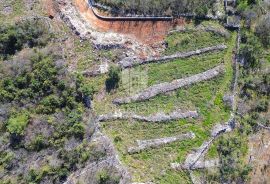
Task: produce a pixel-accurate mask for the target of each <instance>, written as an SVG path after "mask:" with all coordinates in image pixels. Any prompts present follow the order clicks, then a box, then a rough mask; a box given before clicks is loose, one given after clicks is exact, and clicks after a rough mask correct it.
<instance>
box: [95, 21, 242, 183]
mask: <svg viewBox="0 0 270 184" xmlns="http://www.w3.org/2000/svg"><path fill="white" fill-rule="evenodd" d="M205 24H207V25H212V26H214V27H216V28H220V25H219V24H218V23H217V22H203V23H202V24H201V26H203V25H205ZM198 28H199V27H198V26H197V27H196V28H195V27H192V29H191V28H190V30H185V31H175V32H173V33H171V34H170V35H168V37H167V40H168V47H167V49H166V50H165V52H164V54H165V55H168V54H175V53H178V52H189V51H193V50H196V49H201V48H204V47H209V46H213V45H218V44H224V45H226V46H227V47H226V49H224V50H221V51H212V52H208V53H202V54H198V55H197V54H196V55H194V56H190V57H188V58H180V59H177V58H176V59H173V60H170V61H167V62H166V61H165V62H162V63H159V62H156V63H149V64H145V65H138V66H136V65H135V66H133V67H132V68H126V69H124V70H122V72H121V73H122V74H121V75H122V82H121V83H120V86H119V88H118V89H117V90H115V91H112V92H111V93H109V94H106V95H105V96H102V97H101V98H100V99H95V100H94V109H95V111H96V113H97V115H101V114H103V116H102V122H101V127H102V130H103V131H104V132H106V134H108V135H109V136H110V138H111V139H112V140H113V142H114V145H115V146H116V148H117V151H118V153H119V155H120V158H121V161H122V162H123V164H124V165H125V166H127V168H128V170H129V171H130V172H131V175H132V181H133V182H154V183H190V182H191V180H190V176H189V172H188V171H186V170H180V171H178V170H176V169H173V168H172V167H171V164H172V163H174V162H178V163H184V162H185V159H186V157H187V155H188V154H189V153H191V152H192V150H193V149H196V148H199V147H200V146H201V145H202V144H203V142H204V141H208V140H209V139H211V137H212V136H211V131H212V129H213V128H214V126H215V125H217V124H223V123H226V122H228V121H229V120H230V116H231V110H230V107H229V106H228V105H226V104H225V103H224V101H223V98H224V96H226V95H228V94H231V85H232V82H233V60H232V59H233V55H234V49H235V48H236V37H237V34H236V32H228V31H227V32H226V35H227V36H224V35H220V34H217V33H214V32H208V31H205V30H203V29H201V30H200V31H199V32H198V31H197V29H198ZM193 38H195V39H193ZM183 42H184V43H185V44H183ZM178 43H180V44H178ZM217 67H219V68H222V70H220V72H217V73H216V74H215V75H213V76H212V75H211V74H210V73H211V72H210V73H205V72H207V71H213V69H215V68H217ZM203 73H205V74H203ZM200 74H203V75H205V76H207V75H209V74H210V77H209V78H206V79H205V80H204V79H202V76H199V75H200ZM196 76H198V77H199V78H200V79H202V80H199V81H194V82H192V83H190V84H189V83H185V85H183V86H182V87H179V88H178V87H177V88H173V89H171V90H169V91H166V89H168V88H169V87H168V86H165V87H164V89H161V91H160V92H159V93H157V95H152V96H151V98H150V99H148V98H143V100H139V101H138V102H136V101H135V102H134V101H126V103H125V104H122V105H120V104H119V105H115V104H113V102H115V99H119V98H125V97H128V96H131V97H132V96H136V94H139V96H141V97H143V96H144V95H143V94H140V92H142V91H145V92H147V91H148V90H147V89H148V88H152V89H153V88H154V87H155V85H157V86H158V85H160V84H162V83H164V82H165V83H170V82H172V81H174V80H177V79H187V80H188V81H189V80H192V77H195V78H196ZM100 80H103V79H100ZM171 84H172V86H174V87H175V85H176V83H174V82H172V83H171ZM144 97H145V96H144ZM189 111H193V112H197V114H196V115H192V114H190V116H179V117H176V116H177V114H181V113H188V112H189ZM172 113H173V114H175V116H173V115H172ZM104 116H106V118H104ZM140 116H148V117H150V118H148V120H147V121H146V119H145V118H140ZM164 116H165V117H166V118H165V119H163V118H164ZM132 117H134V118H132ZM151 117H152V118H151ZM170 118H171V119H170ZM100 120H101V119H100ZM155 120H156V121H155ZM190 132H192V134H193V135H194V136H191V137H186V138H185V139H173V141H168V140H171V138H176V137H177V136H181V135H185V134H187V133H190ZM174 136H176V137H174ZM166 138H168V140H167V139H166ZM157 139H158V140H157ZM157 141H159V142H162V143H159V144H158V143H157V144H155V142H157ZM141 142H142V144H143V145H141ZM149 142H150V143H149ZM148 143H149V145H148ZM137 144H139V145H137ZM141 146H143V147H144V148H142V147H141ZM134 148H135V149H136V150H137V149H138V150H137V151H135V152H134V151H131V150H132V149H134ZM210 156H211V158H218V155H217V154H216V152H213V151H212V152H211V153H210Z"/></svg>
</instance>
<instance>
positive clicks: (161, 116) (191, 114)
mask: <svg viewBox="0 0 270 184" xmlns="http://www.w3.org/2000/svg"><path fill="white" fill-rule="evenodd" d="M198 116H199V115H198V112H197V111H186V112H183V111H181V110H177V111H173V112H172V113H170V114H165V113H163V112H162V113H157V114H154V115H150V116H141V115H137V114H134V113H129V112H115V113H111V114H105V115H100V116H98V117H97V120H98V121H101V122H102V121H111V120H119V119H125V120H127V119H134V120H138V121H145V122H167V121H173V120H179V119H184V118H196V117H198Z"/></svg>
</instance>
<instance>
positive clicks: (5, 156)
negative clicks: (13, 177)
mask: <svg viewBox="0 0 270 184" xmlns="http://www.w3.org/2000/svg"><path fill="white" fill-rule="evenodd" d="M14 157H15V155H14V153H13V152H10V151H0V166H3V167H4V168H5V169H8V168H9V167H10V163H11V161H12V160H13V158H14Z"/></svg>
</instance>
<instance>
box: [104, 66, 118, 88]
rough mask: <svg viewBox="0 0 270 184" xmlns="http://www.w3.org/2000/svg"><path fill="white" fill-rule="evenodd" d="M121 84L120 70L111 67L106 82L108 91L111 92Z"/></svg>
mask: <svg viewBox="0 0 270 184" xmlns="http://www.w3.org/2000/svg"><path fill="white" fill-rule="evenodd" d="M119 82H120V68H119V67H111V68H110V69H109V75H108V78H107V80H106V90H107V91H108V92H110V91H111V90H113V89H115V88H118V86H119Z"/></svg>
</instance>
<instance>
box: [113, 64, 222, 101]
mask: <svg viewBox="0 0 270 184" xmlns="http://www.w3.org/2000/svg"><path fill="white" fill-rule="evenodd" d="M224 70H225V67H224V65H219V66H217V67H215V68H212V69H210V70H207V71H205V72H202V73H199V74H196V75H193V76H190V77H186V78H182V79H177V80H174V81H172V82H165V83H161V84H157V85H153V86H151V87H149V88H147V89H145V90H143V91H142V92H140V93H138V94H136V95H134V96H129V97H124V98H117V99H115V100H113V103H114V104H127V103H131V102H140V101H145V100H148V99H150V98H152V97H155V96H157V95H159V94H164V93H167V92H170V91H174V90H176V89H179V88H181V87H184V86H189V85H191V84H194V83H197V82H201V81H205V80H209V79H213V78H214V77H217V76H218V75H220V74H221V73H223V72H224Z"/></svg>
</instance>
